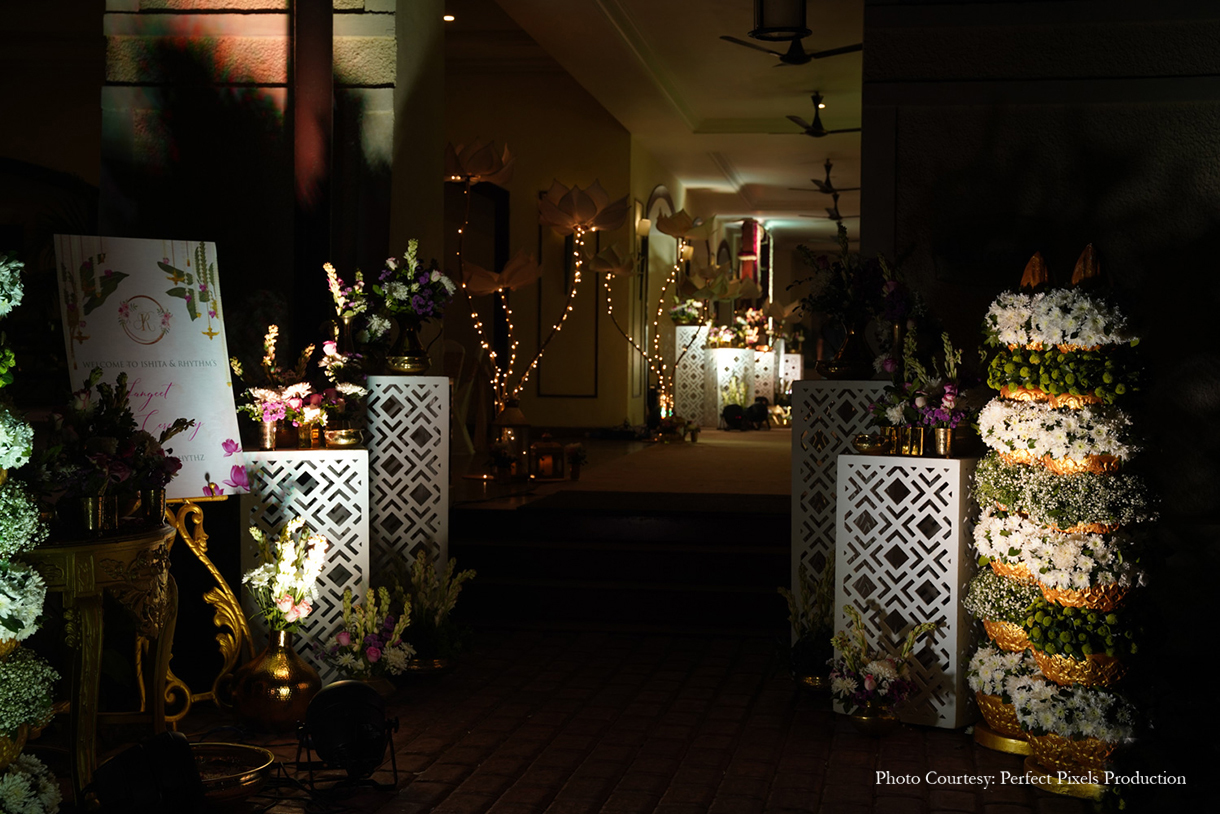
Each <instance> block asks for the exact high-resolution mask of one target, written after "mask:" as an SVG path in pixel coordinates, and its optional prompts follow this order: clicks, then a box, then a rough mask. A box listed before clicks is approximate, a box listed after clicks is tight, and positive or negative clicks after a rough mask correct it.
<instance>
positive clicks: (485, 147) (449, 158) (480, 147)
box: [445, 141, 517, 186]
mask: <svg viewBox="0 0 1220 814" xmlns="http://www.w3.org/2000/svg"><path fill="white" fill-rule="evenodd" d="M516 160H517V159H516V157H515V156H514V155H513V154H512V153H510V152H509V150H508V145H507V144H505V145H504V152H503V153H501V154H499V155H497V154H496V151H495V149H494V148H493V147H492V144H491V142H483V141H476V142H474V143H473V144H459V145H458V146H457V147H454V146H453V145H452V144H446V145H445V180H447V181H461V182H463V183H469V184H479V183H487V184H496V185H498V186H504V185H505V184H507V183H508V182H509V181H510V180H511V179H512V177H513V162H514V161H516Z"/></svg>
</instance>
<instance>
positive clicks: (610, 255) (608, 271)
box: [585, 244, 636, 277]
mask: <svg viewBox="0 0 1220 814" xmlns="http://www.w3.org/2000/svg"><path fill="white" fill-rule="evenodd" d="M585 268H587V269H589V270H590V271H592V272H594V273H595V274H605V275H606V276H607V277H627V276H630V275H632V274H635V273H636V265H635V258H633V257H631V256H630V255H623V254H622V253H621V252H619V249H618V245H617V244H615V245H613V246H611V247H609V248H607V249H602V250H601V251H600V252H598V253H597V254H595V255H593V256H586V257H585Z"/></svg>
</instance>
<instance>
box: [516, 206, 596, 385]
mask: <svg viewBox="0 0 1220 814" xmlns="http://www.w3.org/2000/svg"><path fill="white" fill-rule="evenodd" d="M590 231H596V229H591V230H590ZM584 247H585V227H583V226H579V225H578V226H575V227H573V230H572V256H573V258H574V262H573V271H572V290H571V291H569V292H568V299H567V302H566V303H565V305H564V309H563V313H561V314H560V315H559V320H558V321H557V322H556V323H555V324H554V325H552V326H551V332H550V333H548V334H547V337H546V339H545V340H544V341H543V342H542V343H541V344H540V345H539V346H538V353H536V354H534V358H533V359H532V360H531V361H530V363H529V367H527V368H526V369H525V372H524V373H522V374H521V381H519V382H517V386H516V387H514V388H513V389H512V391H511V393H510V394H509V397H510V398H514V399H515V398H517V396H518V394H519V393H520V392H521V388H522V387H524V386H525V383H526V382H527V381H529V377H530V374H531V373H533V372H534V369H535V368H536V367H538V362H539V360H541V359H542V354H543V353H544V352H546V348H547V345H549V344H551V340H552V339H554V338H555V336H556V334H558V333H559V332H560V331H561V330H562V329H563V325H564V323H565V322H567V320H568V315H569V314H571V313H572V304H573V302H574V301H575V300H576V292H577V291H579V290H580V270H581V266H582V264H583V260H584Z"/></svg>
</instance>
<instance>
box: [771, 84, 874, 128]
mask: <svg viewBox="0 0 1220 814" xmlns="http://www.w3.org/2000/svg"><path fill="white" fill-rule="evenodd" d="M809 98H810V99H812V100H813V123H812V124H810V123H809V122H807V121H805V120H804V119H802V118H801V117H800V116H789V117H788V120H789V121H790V122H792V123H793V124H795V125H797V126H799V127H800V128H801V129H803V130H804V131H805V135H807V136H812V137H813V138H822V137H823V136H829V135H830V134H832V133H859V132H860V128H859V127H848V128H844V129H841V130H827V129H826V127H825V126H824V125H823V124H822V115H821V112H820V111H821V109H822V99H823V96H822V94H820V93H818V92H816V91H814V94H813V95H812V96H810V97H809ZM776 135H783V134H776Z"/></svg>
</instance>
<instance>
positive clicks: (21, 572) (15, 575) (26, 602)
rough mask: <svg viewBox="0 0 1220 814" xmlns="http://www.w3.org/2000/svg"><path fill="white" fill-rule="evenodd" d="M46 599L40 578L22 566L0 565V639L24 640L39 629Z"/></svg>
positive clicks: (45, 587) (45, 589) (29, 568)
mask: <svg viewBox="0 0 1220 814" xmlns="http://www.w3.org/2000/svg"><path fill="white" fill-rule="evenodd" d="M46 596H47V585H46V583H45V582H43V579H42V576H41V575H40V574H39V573H38V572H37V571H35V570H34V569H33V568H31V567H30V566H28V565H25V564H23V563H6V564H3V565H0V639H16V640H17V641H19V642H20V641H23V640H25V639H27V638H29V637H30V636H32V635H33V634H34V631H36V630H38V617H39V615H40V614H41V613H42V603H43V601H44V600H45V599H46Z"/></svg>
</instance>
